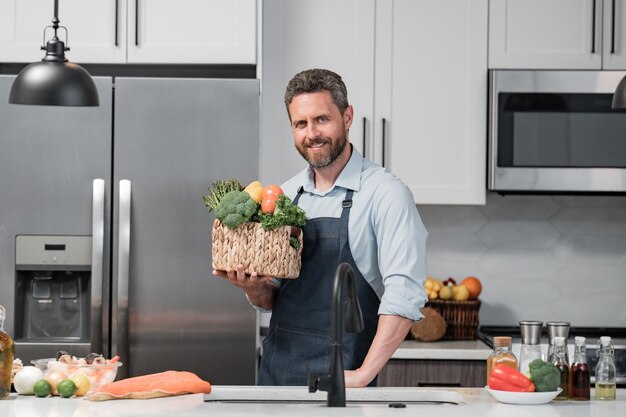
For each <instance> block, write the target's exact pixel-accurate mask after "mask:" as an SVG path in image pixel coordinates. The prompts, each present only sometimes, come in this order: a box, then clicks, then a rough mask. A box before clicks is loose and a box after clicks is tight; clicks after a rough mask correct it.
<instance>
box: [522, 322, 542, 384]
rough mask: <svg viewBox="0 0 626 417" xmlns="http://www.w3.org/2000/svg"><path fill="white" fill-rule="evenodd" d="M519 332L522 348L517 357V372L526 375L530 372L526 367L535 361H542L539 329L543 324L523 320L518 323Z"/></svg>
mask: <svg viewBox="0 0 626 417" xmlns="http://www.w3.org/2000/svg"><path fill="white" fill-rule="evenodd" d="M519 325H520V332H521V334H522V347H521V349H520V355H519V371H520V372H521V373H523V374H526V375H528V374H529V373H530V370H529V369H528V365H529V364H530V363H531V362H532V361H534V360H535V359H542V358H543V355H542V353H541V345H540V344H539V342H540V338H541V328H542V327H543V322H541V321H530V320H523V321H520V322H519Z"/></svg>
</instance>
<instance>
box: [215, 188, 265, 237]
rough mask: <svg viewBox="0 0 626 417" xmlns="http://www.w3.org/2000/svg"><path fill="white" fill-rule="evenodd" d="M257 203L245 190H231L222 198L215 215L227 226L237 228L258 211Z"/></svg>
mask: <svg viewBox="0 0 626 417" xmlns="http://www.w3.org/2000/svg"><path fill="white" fill-rule="evenodd" d="M257 209H258V206H257V203H256V202H255V201H254V200H253V199H252V198H251V197H250V194H248V193H246V192H244V191H230V192H228V193H226V194H225V195H224V196H223V197H222V198H221V200H220V202H219V204H218V205H217V208H216V209H215V216H216V217H217V218H218V219H220V220H221V221H222V223H224V225H225V226H226V227H229V228H231V229H236V228H237V227H239V226H240V225H241V224H242V223H244V222H247V221H249V220H250V219H251V218H252V216H253V215H254V214H255V213H256V212H257Z"/></svg>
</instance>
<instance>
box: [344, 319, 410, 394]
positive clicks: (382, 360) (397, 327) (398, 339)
mask: <svg viewBox="0 0 626 417" xmlns="http://www.w3.org/2000/svg"><path fill="white" fill-rule="evenodd" d="M412 324H413V320H410V319H407V318H405V317H401V316H392V315H381V316H380V317H379V318H378V328H377V330H376V336H374V340H373V341H372V345H371V346H370V350H369V351H368V352H367V356H366V357H365V360H364V361H363V365H361V367H360V368H359V369H355V370H354V371H344V375H345V379H346V387H365V386H367V385H368V384H369V383H370V382H372V380H373V379H374V378H375V377H376V375H378V373H379V372H380V370H381V369H383V366H385V364H386V363H387V361H388V360H389V358H391V355H393V353H394V352H395V351H396V349H397V348H398V346H400V343H402V341H403V340H404V338H405V337H406V335H407V333H408V332H409V330H410V329H411V325H412Z"/></svg>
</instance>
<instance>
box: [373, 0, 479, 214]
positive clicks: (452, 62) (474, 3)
mask: <svg viewBox="0 0 626 417" xmlns="http://www.w3.org/2000/svg"><path fill="white" fill-rule="evenodd" d="M487 6H488V4H487V0H440V1H436V2H435V1H433V2H424V1H420V2H416V1H413V0H395V1H391V0H381V1H379V2H378V7H377V11H376V18H377V28H379V30H377V33H376V36H377V46H376V51H377V57H376V60H377V69H376V74H377V78H376V80H377V82H376V116H377V122H378V121H379V120H383V119H384V120H385V123H384V126H382V123H381V124H380V128H377V131H376V134H377V136H378V138H380V142H378V143H379V146H377V156H378V157H377V160H378V161H379V162H382V163H383V164H384V165H385V166H386V167H387V168H389V169H390V170H391V171H392V172H393V173H394V174H396V175H397V176H399V177H400V178H401V179H402V180H403V181H404V182H405V183H406V184H407V185H408V186H409V188H410V189H411V191H412V192H413V196H414V198H415V202H416V203H419V204H484V203H485V193H486V191H485V190H486V177H485V158H486V156H485V153H486V112H487V105H486V97H487V13H488V10H487ZM379 51H380V52H381V53H382V54H387V55H378V52H379ZM383 130H384V135H383ZM383 136H384V137H383Z"/></svg>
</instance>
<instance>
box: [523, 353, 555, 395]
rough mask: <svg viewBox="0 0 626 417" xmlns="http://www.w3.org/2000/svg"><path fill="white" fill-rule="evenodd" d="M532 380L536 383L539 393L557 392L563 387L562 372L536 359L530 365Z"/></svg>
mask: <svg viewBox="0 0 626 417" xmlns="http://www.w3.org/2000/svg"><path fill="white" fill-rule="evenodd" d="M528 369H529V370H530V379H531V380H532V381H533V382H534V383H535V386H536V387H537V391H539V392H546V391H556V390H557V389H558V388H559V385H561V372H560V371H559V370H558V368H557V367H556V366H554V365H553V364H551V363H550V362H546V361H544V360H542V359H535V360H534V361H532V362H531V363H529V364H528Z"/></svg>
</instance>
